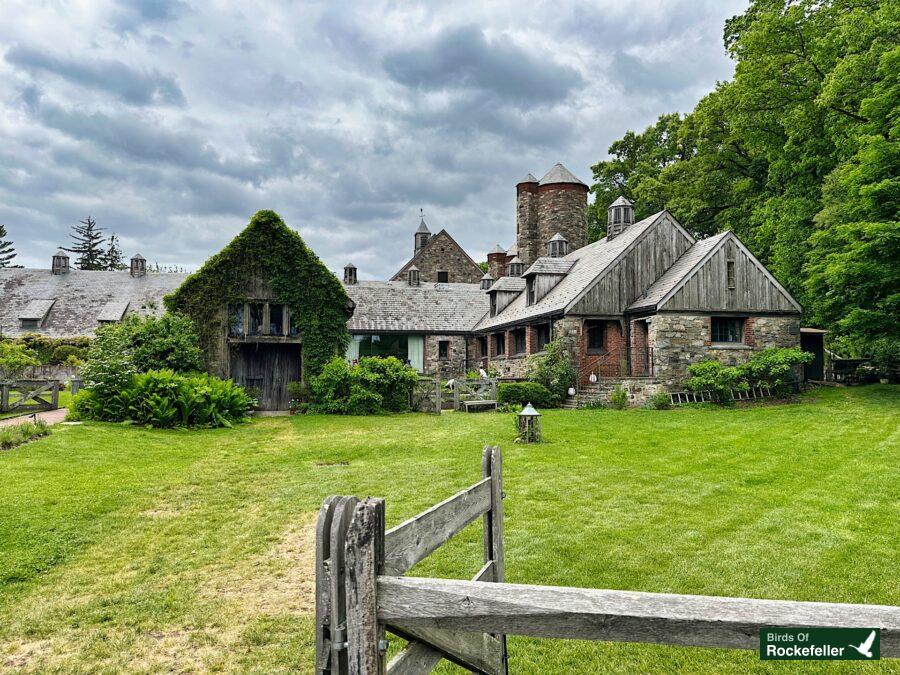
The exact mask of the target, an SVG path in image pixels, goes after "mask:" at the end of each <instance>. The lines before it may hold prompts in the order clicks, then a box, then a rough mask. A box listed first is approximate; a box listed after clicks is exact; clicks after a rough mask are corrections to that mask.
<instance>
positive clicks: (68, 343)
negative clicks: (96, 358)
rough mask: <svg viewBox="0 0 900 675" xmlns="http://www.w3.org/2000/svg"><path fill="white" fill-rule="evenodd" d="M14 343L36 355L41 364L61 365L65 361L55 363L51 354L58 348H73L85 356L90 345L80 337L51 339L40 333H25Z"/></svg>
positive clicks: (88, 340)
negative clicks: (21, 345)
mask: <svg viewBox="0 0 900 675" xmlns="http://www.w3.org/2000/svg"><path fill="white" fill-rule="evenodd" d="M15 342H17V343H19V344H23V345H25V346H26V347H28V349H30V350H32V351H33V352H34V353H35V354H37V358H38V360H39V361H40V362H41V363H63V362H64V361H65V359H62V360H59V361H57V360H56V359H55V358H54V356H53V352H54V351H56V349H57V348H58V347H75V348H77V349H79V350H80V351H81V352H82V354H85V353H87V348H88V347H89V346H90V344H91V339H90V338H88V337H82V336H79V337H64V338H52V337H47V336H46V335H41V334H40V333H26V334H25V335H23V336H22V337H20V338H16V339H15Z"/></svg>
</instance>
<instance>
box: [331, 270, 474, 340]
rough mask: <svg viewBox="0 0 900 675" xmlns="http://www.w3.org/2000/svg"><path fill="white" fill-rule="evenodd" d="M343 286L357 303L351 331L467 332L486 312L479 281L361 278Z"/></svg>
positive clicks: (350, 326)
mask: <svg viewBox="0 0 900 675" xmlns="http://www.w3.org/2000/svg"><path fill="white" fill-rule="evenodd" d="M344 289H345V290H346V291H347V295H349V296H350V299H351V300H353V302H355V303H356V309H355V310H354V312H353V316H352V317H351V318H350V320H349V321H348V322H347V329H348V330H349V331H350V332H351V333H380V332H392V331H395V332H402V333H417V332H421V333H466V332H470V331H471V330H472V328H473V327H474V326H475V324H476V323H478V321H479V320H480V319H481V317H483V316H484V315H485V314H487V312H488V297H487V294H486V293H485V292H484V291H482V290H481V287H480V285H479V284H456V283H449V284H436V283H422V284H420V285H418V286H410V285H409V284H408V283H406V282H405V281H360V282H359V283H358V284H355V285H347V286H344Z"/></svg>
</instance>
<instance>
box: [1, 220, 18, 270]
mask: <svg viewBox="0 0 900 675" xmlns="http://www.w3.org/2000/svg"><path fill="white" fill-rule="evenodd" d="M7 236H8V235H7V233H6V225H0V267H14V265H13V264H12V261H13V260H14V259H15V257H16V249H15V248H13V243H12V242H11V241H6V237H7Z"/></svg>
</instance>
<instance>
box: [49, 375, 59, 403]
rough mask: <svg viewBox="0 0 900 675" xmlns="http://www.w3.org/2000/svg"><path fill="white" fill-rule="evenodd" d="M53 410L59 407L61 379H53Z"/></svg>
mask: <svg viewBox="0 0 900 675" xmlns="http://www.w3.org/2000/svg"><path fill="white" fill-rule="evenodd" d="M50 406H51V410H58V409H59V380H54V381H53V390H52V391H51V392H50Z"/></svg>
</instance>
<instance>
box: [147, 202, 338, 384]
mask: <svg viewBox="0 0 900 675" xmlns="http://www.w3.org/2000/svg"><path fill="white" fill-rule="evenodd" d="M255 279H262V280H263V281H265V282H267V283H268V284H269V287H270V288H271V289H272V292H273V293H274V295H275V300H276V301H277V302H279V303H283V304H285V305H287V306H289V307H290V309H291V315H292V316H294V317H295V320H296V321H297V323H298V325H299V327H300V329H301V331H302V336H303V357H304V359H305V362H306V373H307V377H312V376H314V375H316V374H318V373H319V372H321V370H322V367H323V366H324V365H325V364H326V363H328V361H329V360H330V359H331V358H332V357H333V356H334V355H335V354H343V353H344V351H345V350H346V348H347V344H348V342H349V340H350V336H349V333H348V332H347V318H348V310H349V307H350V306H351V305H350V300H349V298H348V297H347V294H346V293H345V292H344V288H343V286H342V285H341V283H340V281H338V279H337V277H335V276H334V275H333V274H332V273H331V272H330V271H329V270H328V268H327V267H325V265H324V264H323V263H322V261H321V260H319V258H318V256H316V254H315V253H313V251H312V250H311V249H310V248H309V247H308V246H307V245H306V243H305V242H304V241H303V239H302V238H301V237H300V235H299V234H297V233H296V232H295V231H294V230H292V229H290V228H289V227H288V226H287V225H285V224H284V221H283V220H282V219H281V217H280V216H279V215H278V214H277V213H275V212H274V211H258V212H257V213H256V214H255V215H254V216H253V217H252V218H251V219H250V223H249V224H248V225H247V227H246V228H245V229H244V231H243V232H241V233H240V234H239V235H237V236H236V237H235V238H234V239H232V241H231V243H229V244H228V245H227V246H226V247H225V248H223V249H222V250H221V251H220V252H219V253H217V254H216V255H214V256H212V257H211V258H210V259H209V260H207V261H206V262H205V263H204V265H203V267H201V268H200V269H199V270H198V271H197V272H195V273H194V274H192V275H190V276H189V277H188V278H187V279H185V281H184V283H183V284H182V285H181V286H180V287H179V288H178V289H177V290H176V291H175V292H174V293H172V294H171V295H168V296H166V298H165V303H166V307H167V308H168V309H169V311H172V312H180V313H183V314H186V315H188V316H189V317H190V318H191V319H192V320H193V321H194V324H195V325H196V327H197V332H198V334H199V337H200V343H201V345H202V346H203V348H204V352H205V353H206V354H210V353H213V352H214V351H215V349H216V343H217V341H219V340H221V339H222V335H223V334H224V331H225V330H226V325H225V324H226V323H227V321H228V313H227V311H225V312H223V311H222V309H223V308H227V307H228V306H229V305H233V304H237V303H241V302H244V301H246V300H248V299H252V298H248V297H247V289H248V288H251V287H252V284H253V282H254V280H255Z"/></svg>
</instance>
